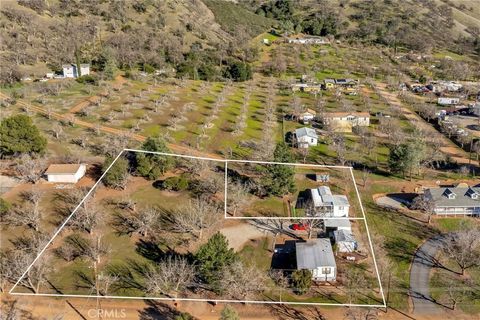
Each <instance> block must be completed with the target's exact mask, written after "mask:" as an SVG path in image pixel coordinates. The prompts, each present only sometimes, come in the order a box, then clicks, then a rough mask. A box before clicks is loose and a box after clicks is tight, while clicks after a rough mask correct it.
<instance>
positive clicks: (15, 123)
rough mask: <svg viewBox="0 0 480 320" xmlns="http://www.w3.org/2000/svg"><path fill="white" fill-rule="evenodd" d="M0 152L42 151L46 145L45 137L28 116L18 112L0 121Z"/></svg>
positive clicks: (9, 153)
mask: <svg viewBox="0 0 480 320" xmlns="http://www.w3.org/2000/svg"><path fill="white" fill-rule="evenodd" d="M0 137H1V139H0V153H1V154H3V155H13V154H16V153H40V154H42V153H44V152H45V148H46V146H47V139H45V138H44V137H43V136H42V135H41V134H40V131H39V130H38V128H37V127H36V126H35V125H34V124H33V122H32V119H30V117H28V116H26V115H23V114H19V115H15V116H12V117H9V118H5V119H3V120H2V122H1V123H0Z"/></svg>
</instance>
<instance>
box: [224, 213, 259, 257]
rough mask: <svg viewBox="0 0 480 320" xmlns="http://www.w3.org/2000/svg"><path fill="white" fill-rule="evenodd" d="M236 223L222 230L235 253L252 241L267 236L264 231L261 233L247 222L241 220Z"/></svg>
mask: <svg viewBox="0 0 480 320" xmlns="http://www.w3.org/2000/svg"><path fill="white" fill-rule="evenodd" d="M235 222H236V223H235V224H233V225H229V226H227V227H224V228H222V229H220V232H221V233H222V234H223V235H224V236H225V237H227V240H228V243H229V244H230V247H232V248H233V249H234V250H235V251H239V250H241V249H242V248H243V246H244V245H245V244H246V243H247V242H249V241H250V240H251V239H256V238H260V237H263V236H264V235H265V232H264V231H261V230H260V229H258V228H257V227H255V226H253V225H251V224H250V223H248V222H247V221H242V220H240V221H235Z"/></svg>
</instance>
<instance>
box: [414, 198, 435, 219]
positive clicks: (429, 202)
mask: <svg viewBox="0 0 480 320" xmlns="http://www.w3.org/2000/svg"><path fill="white" fill-rule="evenodd" d="M411 208H412V209H414V210H421V211H423V212H424V213H425V214H426V215H427V217H428V220H427V223H428V224H430V221H431V220H432V215H434V214H435V202H434V201H433V199H431V198H429V197H427V196H425V195H424V194H422V195H419V196H417V197H416V198H415V199H413V201H412V205H411Z"/></svg>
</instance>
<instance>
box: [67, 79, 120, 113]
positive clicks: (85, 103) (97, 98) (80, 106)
mask: <svg viewBox="0 0 480 320" xmlns="http://www.w3.org/2000/svg"><path fill="white" fill-rule="evenodd" d="M125 82H126V80H125V78H124V77H123V76H121V75H118V76H117V77H116V78H115V82H114V83H113V89H118V90H119V89H121V88H122V86H123V84H124V83H125ZM106 95H107V91H104V92H102V93H100V94H98V95H96V96H92V97H89V98H87V99H85V100H83V101H82V102H79V103H77V104H76V105H75V106H73V108H71V109H70V110H68V112H69V113H77V112H79V111H81V110H82V109H83V108H86V107H88V106H89V105H91V104H93V103H96V102H98V101H101V99H102V97H105V96H106Z"/></svg>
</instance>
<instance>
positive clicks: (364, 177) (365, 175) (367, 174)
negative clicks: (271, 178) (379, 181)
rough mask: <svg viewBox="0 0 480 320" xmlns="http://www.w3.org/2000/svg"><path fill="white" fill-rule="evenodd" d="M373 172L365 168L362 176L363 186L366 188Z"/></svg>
mask: <svg viewBox="0 0 480 320" xmlns="http://www.w3.org/2000/svg"><path fill="white" fill-rule="evenodd" d="M371 174H372V172H371V171H370V170H368V169H367V168H363V170H362V173H361V176H360V178H361V179H362V186H363V187H364V188H366V187H367V181H368V179H369V178H370V175H371Z"/></svg>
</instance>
